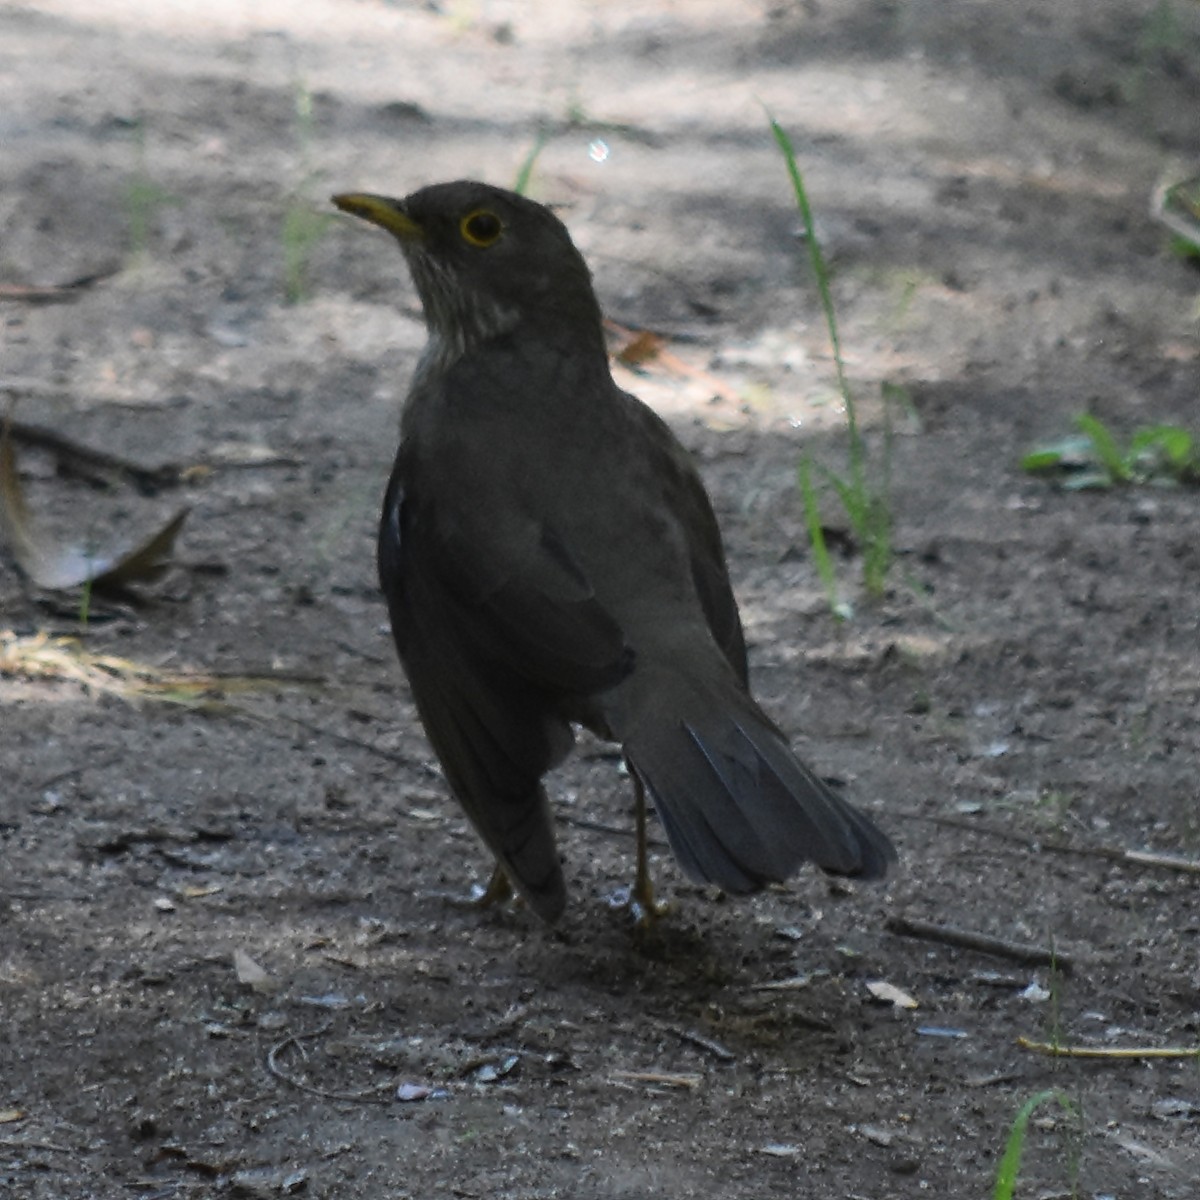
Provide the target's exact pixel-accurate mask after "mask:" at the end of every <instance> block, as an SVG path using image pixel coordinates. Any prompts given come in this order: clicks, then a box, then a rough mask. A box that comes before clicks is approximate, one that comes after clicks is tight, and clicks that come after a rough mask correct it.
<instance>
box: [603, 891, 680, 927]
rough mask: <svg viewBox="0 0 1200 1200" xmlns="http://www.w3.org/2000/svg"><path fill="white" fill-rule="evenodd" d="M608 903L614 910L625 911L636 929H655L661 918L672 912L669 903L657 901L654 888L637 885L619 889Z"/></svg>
mask: <svg viewBox="0 0 1200 1200" xmlns="http://www.w3.org/2000/svg"><path fill="white" fill-rule="evenodd" d="M608 902H609V905H610V906H611V907H612V908H621V909H624V910H625V911H626V912H627V913H628V914H629V916H630V919H631V920H632V921H633V925H634V928H635V929H653V928H654V927H655V926H656V925H657V924H658V921H659V918H660V917H665V916H666V915H667V913H669V912H670V911H671V905H670V903H669V902H668V901H666V900H657V899H655V896H654V889H653V888H652V887H639V886H638V885H637V884H634V885H633V886H632V887H622V888H617V890H616V891H615V892H613V893H612V895H611V896H610V897H609V901H608Z"/></svg>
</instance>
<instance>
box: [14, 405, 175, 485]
mask: <svg viewBox="0 0 1200 1200" xmlns="http://www.w3.org/2000/svg"><path fill="white" fill-rule="evenodd" d="M9 428H10V432H11V436H12V438H13V440H14V441H15V442H19V443H20V444H21V445H24V446H36V447H38V448H39V449H42V450H49V451H50V452H51V453H52V454H54V456H55V457H56V458H57V459H58V460H59V461H60V462H69V463H72V464H75V465H76V466H78V465H83V466H87V467H93V468H98V469H100V470H104V471H112V472H115V473H116V474H118V475H126V476H128V477H129V478H130V479H132V480H133V482H134V483H136V484H137V485H138V486H139V487H143V488H151V489H156V488H170V487H178V486H179V485H180V484H181V483H182V482H183V481H184V478H185V476H186V473H187V472H186V468H185V467H182V466H180V465H179V464H177V463H164V464H163V465H162V466H159V467H146V466H143V465H142V464H141V463H135V462H130V461H129V459H127V458H122V457H121V456H120V455H118V454H110V453H109V452H108V451H107V450H97V449H96V448H95V447H94V446H85V445H83V444H82V443H80V442H76V441H74V440H73V439H71V438H69V437H67V436H66V435H65V434H62V433H59V432H57V431H56V430H54V429H45V428H43V427H42V426H41V425H30V424H28V423H27V422H25V421H13V422H11V424H10V427H9Z"/></svg>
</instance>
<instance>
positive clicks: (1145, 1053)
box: [1017, 1037, 1200, 1061]
mask: <svg viewBox="0 0 1200 1200" xmlns="http://www.w3.org/2000/svg"><path fill="white" fill-rule="evenodd" d="M1017 1045H1018V1046H1020V1047H1021V1049H1022V1050H1033V1051H1034V1052H1036V1053H1037V1054H1046V1055H1049V1056H1050V1057H1051V1058H1110V1059H1117V1060H1122V1059H1123V1060H1126V1061H1128V1060H1136V1059H1142V1058H1195V1059H1200V1046H1064V1045H1062V1044H1060V1043H1056V1042H1035V1041H1032V1040H1030V1039H1029V1038H1027V1037H1019V1038H1017Z"/></svg>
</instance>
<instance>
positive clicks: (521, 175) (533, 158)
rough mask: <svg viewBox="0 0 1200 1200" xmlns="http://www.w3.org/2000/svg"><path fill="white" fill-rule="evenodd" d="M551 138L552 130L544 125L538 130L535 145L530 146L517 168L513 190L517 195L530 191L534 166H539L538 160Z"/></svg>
mask: <svg viewBox="0 0 1200 1200" xmlns="http://www.w3.org/2000/svg"><path fill="white" fill-rule="evenodd" d="M549 140H550V132H549V130H548V129H546V128H545V127H544V126H543V127H542V128H541V129H539V130H538V132H537V137H536V138H534V140H533V145H532V146H531V147H530V148H529V153H528V154H526V155H525V160H524V161H523V162H522V163H521V166H520V168H519V169H518V170H517V177H516V179H515V180H514V181H513V191H514V192H516V193H517V195H519V196H524V195H525V194H526V193H527V192H528V191H529V181H530V180H531V179H532V178H533V168H534V167H535V166H537V160H538V158H539V157H540V155H541V153H542V151H543V150H544V149H545V148H546V143H547V142H548V141H549Z"/></svg>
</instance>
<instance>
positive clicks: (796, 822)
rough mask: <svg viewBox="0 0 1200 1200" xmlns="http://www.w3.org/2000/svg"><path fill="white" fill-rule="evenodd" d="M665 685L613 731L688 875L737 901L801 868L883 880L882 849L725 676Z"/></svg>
mask: <svg viewBox="0 0 1200 1200" xmlns="http://www.w3.org/2000/svg"><path fill="white" fill-rule="evenodd" d="M673 682H674V686H673V687H671V688H670V689H669V690H667V691H666V693H665V694H664V692H662V691H659V693H658V695H657V700H658V703H656V704H653V705H646V706H644V707H642V706H639V708H640V709H641V711H640V712H637V710H634V711H635V713H636V716H635V717H634V719H633V720H631V721H630V722H629V725H628V726H627V728H626V729H625V730H618V731H617V732H618V734H622V733H627V736H625V737H622V738H621V740H622V743H623V745H624V749H625V755H626V758H627V759H628V761H629V764H630V767H631V768H632V770H634V771H635V772H636V773H637V775H638V777H639V778H640V779H641V780H642V782H643V784H644V785H645V786H646V789H647V790H648V791H649V793H650V794H651V795H652V796H653V798H654V802H655V808H656V809H657V811H658V814H659V818H660V820H661V821H662V823H663V826H664V828H665V829H666V832H667V837H668V839H669V840H670V843H671V849H672V850H673V851H674V852H675V857H676V858H677V859H678V861H679V865H680V866H681V867H682V868H683V870H684V872H685V873H686V874H687V875H688V876H689V877H690V878H691V879H694V880H695V881H697V882H699V883H714V884H716V885H717V886H719V887H721V888H723V889H724V890H725V891H727V892H733V893H745V892H755V891H758V890H759V889H760V888H761V887H763V885H764V884H767V883H779V882H782V881H783V880H785V879H787V878H788V877H789V876H791V875H792V874H794V873H795V871H796V869H797V868H798V867H799V866H800V864H801V863H803V862H805V861H808V862H813V863H816V865H817V866H818V867H820V868H822V870H825V871H828V872H830V873H831V874H835V875H851V876H857V877H858V878H862V879H879V878H882V877H883V876H884V875H885V874H886V873H887V870H888V868H889V866H890V865H891V864H892V863H893V862H894V861H895V859H896V852H895V850H894V849H893V847H892V844H891V842H889V841H888V839H887V837H886V836H885V835H884V834H883V833H882V832H881V831H880V830H879V829H878V828H877V827H876V826H875V824H874V823H873V822H872V821H871V820H870V819H869V818H868V817H866V816H864V815H863V814H862V813H860V812H859V811H858V810H857V809H855V808H853V807H851V805H849V804H847V803H846V802H845V801H844V800H842V799H841V798H840V797H838V796H837V795H835V794H834V793H833V792H832V791H831V790H830V789H829V788H828V787H827V786H826V785H825V784H824V783H822V782H821V780H820V779H818V778H817V777H816V776H815V775H814V774H813V773H812V772H811V771H810V770H809V769H808V768H807V767H806V766H805V765H804V764H803V763H802V762H800V760H799V759H798V758H796V756H795V755H794V754H793V753H792V751H791V749H790V747H789V746H788V744H787V741H786V739H785V738H784V736H783V734H782V733H781V732H780V731H779V730H778V729H777V728H776V727H775V725H774V724H773V723H772V722H771V720H770V718H768V717H767V716H766V715H765V714H764V713H763V712H762V710H761V709H760V708H759V707H758V706H757V705H756V704H755V703H754V701H753V700H752V699H751V698H750V696H749V695H747V694H746V693H745V692H743V691H742V690H741V689H740V688H739V687H737V686H736V685H735V683H734V681H733V680H732V677H730V679H729V680H728V681H724V680H723V681H722V683H721V685H719V686H716V687H705V686H699V687H697V686H692V685H690V684H687V685H685V684H684V683H683V681H679V680H676V681H673ZM672 697H675V698H677V701H678V702H677V703H676V704H671V703H670V699H671V698H672ZM664 700H665V701H666V703H664V702H663V701H664Z"/></svg>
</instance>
